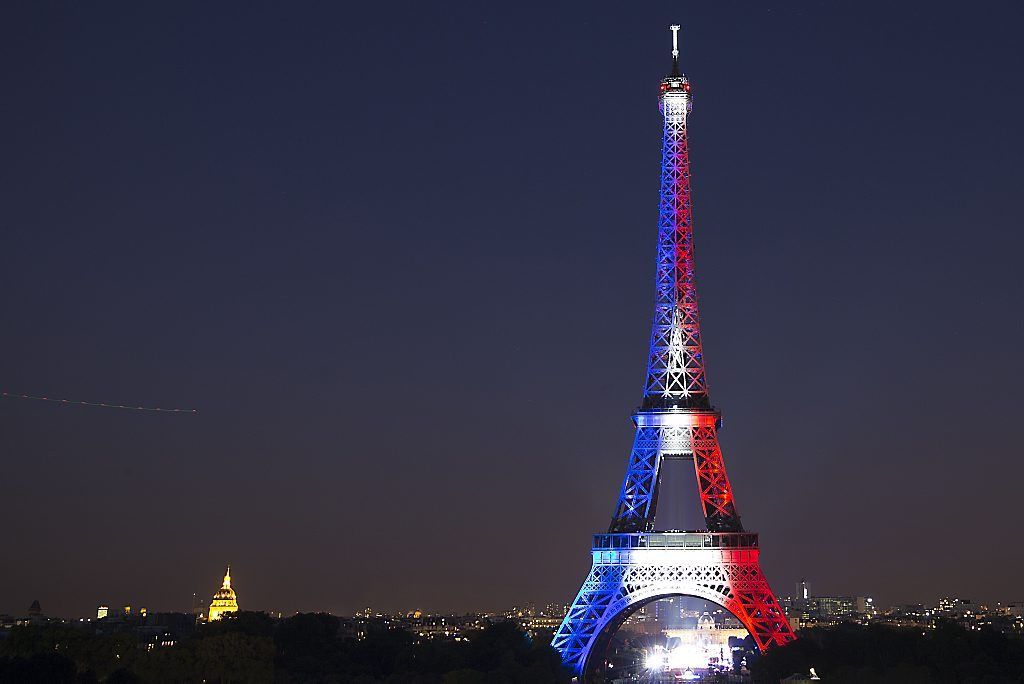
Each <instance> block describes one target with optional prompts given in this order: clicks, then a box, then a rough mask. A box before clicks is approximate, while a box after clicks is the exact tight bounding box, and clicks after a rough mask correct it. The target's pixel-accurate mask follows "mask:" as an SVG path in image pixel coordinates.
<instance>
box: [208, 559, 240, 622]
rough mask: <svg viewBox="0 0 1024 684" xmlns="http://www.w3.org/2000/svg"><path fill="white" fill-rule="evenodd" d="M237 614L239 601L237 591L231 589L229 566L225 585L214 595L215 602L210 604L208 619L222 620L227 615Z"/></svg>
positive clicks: (225, 574)
mask: <svg viewBox="0 0 1024 684" xmlns="http://www.w3.org/2000/svg"><path fill="white" fill-rule="evenodd" d="M237 612H238V599H237V597H236V596H235V590H234V589H232V588H231V566H230V565H229V566H228V569H227V572H226V573H224V583H223V584H222V585H221V587H220V589H218V590H217V593H216V594H214V595H213V602H212V603H210V613H209V615H208V616H207V619H208V620H220V619H221V618H222V617H224V614H225V613H237Z"/></svg>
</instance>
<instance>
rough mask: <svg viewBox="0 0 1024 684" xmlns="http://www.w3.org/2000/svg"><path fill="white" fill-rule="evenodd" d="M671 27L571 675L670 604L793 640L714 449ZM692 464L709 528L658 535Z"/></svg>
mask: <svg viewBox="0 0 1024 684" xmlns="http://www.w3.org/2000/svg"><path fill="white" fill-rule="evenodd" d="M678 30H679V27H678V26H673V27H672V73H671V74H670V75H669V76H668V77H667V78H665V79H663V80H662V82H661V92H660V95H659V105H660V109H661V113H662V116H663V118H664V137H663V140H662V157H661V209H660V214H659V223H658V264H657V276H656V292H657V294H656V301H655V306H654V324H653V330H652V332H651V351H650V357H649V359H648V362H647V378H646V381H645V383H644V398H643V403H642V404H641V406H640V408H639V409H637V410H636V412H635V413H634V414H633V423H634V424H635V425H636V438H635V440H634V442H633V450H632V452H631V453H630V456H629V466H628V467H627V469H626V477H625V481H624V482H623V484H622V491H621V493H620V494H619V502H618V505H617V506H616V508H615V514H614V516H613V517H612V523H611V526H610V527H609V529H608V533H607V534H598V535H595V536H594V548H593V563H594V564H593V567H592V568H591V570H590V574H589V575H588V576H587V579H586V580H584V582H583V587H582V588H581V589H580V592H579V594H578V595H577V596H576V600H575V601H573V604H572V607H571V608H570V609H569V612H568V614H567V615H566V616H565V620H564V621H563V622H562V625H561V626H560V627H559V628H558V631H557V632H555V638H554V640H553V641H552V645H553V646H554V647H555V648H556V649H557V650H558V651H559V652H560V653H561V654H562V660H563V661H564V662H565V664H566V665H568V666H569V667H570V668H572V670H573V671H574V672H575V673H576V674H580V675H585V674H587V673H588V672H589V671H591V670H592V669H594V668H596V667H598V666H600V665H601V661H602V655H603V652H604V650H605V648H606V646H607V644H608V640H609V639H610V638H611V635H612V634H613V633H614V632H615V630H617V629H618V628H619V626H620V625H621V624H622V623H623V621H624V620H625V619H626V618H628V617H629V616H630V615H631V614H633V613H634V612H636V611H637V610H639V609H640V608H641V607H643V606H644V605H646V604H648V603H650V602H652V601H656V600H658V599H661V598H665V597H668V596H695V597H698V598H702V599H706V600H708V601H712V602H714V603H716V604H718V605H720V606H722V607H723V608H725V609H726V610H728V611H729V612H730V613H732V614H733V615H735V616H736V618H738V619H739V620H740V622H742V623H743V625H744V626H745V627H746V628H747V630H748V631H749V632H750V634H751V635H752V636H753V637H754V640H755V641H756V642H757V645H758V647H759V648H760V649H761V650H762V651H763V650H765V649H767V648H769V647H771V646H774V645H777V644H784V643H786V642H788V641H791V640H792V639H793V638H794V637H793V631H792V629H790V626H789V623H788V622H787V621H786V617H785V615H784V614H783V612H782V610H781V609H780V608H779V602H778V600H777V599H776V598H775V595H774V594H773V593H772V590H771V588H770V587H769V586H768V581H767V580H766V579H765V577H764V574H763V573H762V572H761V566H760V562H759V560H758V539H757V534H756V533H753V532H745V531H744V530H743V526H742V525H741V524H740V517H739V515H738V514H737V512H736V503H735V501H734V499H733V493H732V488H731V487H730V486H729V478H728V476H727V475H726V472H725V463H724V462H723V460H722V451H721V449H720V448H719V446H718V429H719V427H720V426H721V414H720V413H719V412H718V411H717V410H716V409H715V408H713V407H712V405H711V400H710V397H709V396H708V385H707V380H706V378H705V375H704V355H703V351H702V349H701V333H700V318H699V315H698V312H697V289H696V283H695V278H694V257H693V225H692V223H691V220H690V218H691V212H690V162H689V158H688V153H687V142H686V117H687V115H688V114H689V113H690V110H691V108H692V99H691V94H690V82H689V80H687V78H686V76H684V75H683V74H682V73H680V71H679V49H678V42H677V39H678ZM666 459H687V460H692V461H693V464H694V470H695V473H696V481H697V492H698V494H699V495H700V501H701V506H702V508H703V511H704V517H705V520H706V521H707V529H706V530H696V531H687V532H676V531H672V532H658V531H655V527H654V517H655V509H656V507H657V503H658V489H659V484H660V480H661V466H662V464H663V463H664V462H665V460H666Z"/></svg>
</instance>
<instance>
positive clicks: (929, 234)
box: [0, 1, 1024, 615]
mask: <svg viewBox="0 0 1024 684" xmlns="http://www.w3.org/2000/svg"><path fill="white" fill-rule="evenodd" d="M1022 21H1024V9H1022V6H1021V5H1020V3H1017V2H1010V1H1005V2H981V3H885V2H840V3H833V2H827V3H826V2H814V3H811V2H808V3H781V4H779V3H774V4H771V5H770V6H765V5H764V3H755V2H749V3H740V2H732V3H710V2H706V3H678V2H677V3H640V4H637V3H633V4H630V3H612V2H586V3H583V2H566V3H500V4H499V3H465V4H463V5H461V6H459V5H450V4H449V5H430V4H424V3H362V4H359V5H358V6H357V5H346V4H344V3H301V4H299V3H236V4H229V3H217V4H216V5H211V4H210V3H171V4H165V5H164V6H155V5H152V4H150V5H148V6H142V5H139V4H138V3H106V4H104V5H102V6H97V5H95V4H82V3H61V4H51V3H43V2H40V3H21V4H20V5H14V4H8V5H6V6H5V7H4V8H3V9H2V10H0V65H2V66H0V85H2V102H3V104H2V106H0V136H2V137H0V149H2V150H3V154H2V157H0V231H2V243H0V244H2V249H0V292H2V305H3V306H2V311H3V316H4V318H3V322H4V325H3V330H4V333H3V335H2V336H0V352H2V353H0V380H2V381H0V385H2V387H0V390H3V391H8V392H19V393H22V392H23V393H31V394H44V395H49V396H60V397H70V398H76V399H87V400H108V401H114V402H117V403H130V404H146V405H156V406H182V407H189V408H197V409H199V411H200V412H199V413H198V414H197V415H182V414H154V413H141V412H130V411H122V410H115V409H99V408H90V407H84V406H62V405H57V404H47V403H42V402H28V401H18V400H10V399H0V454H2V458H3V478H2V480H0V482H2V489H0V500H2V502H3V509H4V512H5V515H4V525H3V543H2V547H0V548H2V554H3V562H0V612H9V613H21V612H23V611H24V610H25V608H27V606H28V604H29V603H30V602H31V601H32V600H33V599H37V598H38V599H39V600H40V601H41V602H42V604H43V608H44V610H46V611H47V612H50V613H53V614H60V615H73V614H86V613H88V612H90V611H93V610H94V609H95V606H96V605H97V604H100V603H104V604H110V605H117V604H120V603H122V602H130V603H133V604H135V605H146V606H148V607H150V608H151V610H157V609H164V610H170V609H187V608H189V607H190V596H191V593H192V592H193V591H199V592H200V593H201V594H202V595H204V597H205V596H206V595H209V594H211V593H212V592H213V590H214V589H215V588H216V587H217V586H218V583H219V580H220V575H221V573H222V571H223V565H224V563H225V562H227V561H229V560H230V561H231V562H232V564H233V568H234V571H233V574H234V575H235V580H236V586H237V587H238V590H239V595H240V598H241V602H242V607H243V608H260V609H272V610H281V611H285V612H287V611H292V610H331V611H335V612H350V611H353V610H355V609H357V608H360V607H363V606H366V605H371V606H374V607H377V608H381V609H389V610H390V609H411V608H414V607H419V608H422V609H425V610H432V611H439V610H474V609H497V608H504V607H507V606H510V605H512V604H514V603H524V602H527V601H534V602H538V603H544V602H547V601H561V602H568V601H569V600H571V598H572V596H573V595H574V593H575V591H576V590H577V588H578V585H579V582H580V581H581V580H582V579H583V576H584V573H585V572H586V570H587V568H588V567H589V555H588V550H589V544H590V535H591V534H593V533H594V532H599V531H602V530H604V529H605V528H606V527H607V524H608V522H609V519H610V516H611V513H612V509H613V506H614V503H615V496H616V494H617V492H618V488H619V486H620V484H621V478H622V475H623V471H624V468H625V464H626V457H627V452H628V449H629V446H630V443H631V440H632V431H631V425H630V422H629V419H628V417H629V413H630V411H631V410H632V409H633V408H634V407H635V406H636V404H637V403H638V401H639V399H640V394H641V389H642V381H643V371H644V363H645V352H646V344H647V339H648V325H649V320H650V314H651V303H652V298H653V282H652V281H653V266H654V245H655V236H656V222H657V191H658V159H659V144H660V119H659V115H658V110H657V101H656V93H657V84H658V81H659V80H660V78H661V77H662V76H663V75H664V74H665V72H666V70H667V68H668V66H669V55H668V52H669V34H668V32H667V30H666V26H667V25H668V24H669V23H674V22H677V23H681V24H682V25H683V33H682V63H683V67H684V70H685V71H686V73H687V74H688V75H689V76H690V78H691V79H692V81H693V82H694V88H695V93H696V94H695V105H694V111H693V115H692V117H691V128H690V130H691V161H692V164H693V179H694V192H695V207H696V210H695V223H696V232H697V238H696V240H697V246H698V250H699V252H698V272H699V279H700V285H699V288H700V293H701V304H702V314H703V321H704V336H705V352H706V358H707V361H708V375H709V380H710V384H711V389H712V396H713V399H714V401H715V403H716V404H717V405H718V406H719V407H720V408H721V409H722V410H723V412H724V418H725V424H724V430H723V432H722V442H723V448H724V450H725V458H726V463H727V465H728V467H729V472H730V475H731V477H732V480H733V485H734V489H735V492H736V495H737V502H738V506H739V509H740V513H741V514H742V515H743V520H744V523H745V525H746V526H747V527H748V528H750V529H753V530H756V531H759V532H760V533H761V535H762V545H763V549H764V550H763V563H764V566H765V570H766V572H767V573H768V576H769V578H770V579H771V581H772V582H773V584H774V585H775V587H776V588H777V589H778V591H779V593H781V594H787V593H789V591H790V590H791V588H792V584H793V582H795V581H796V580H797V579H798V578H800V577H807V578H808V579H809V580H810V581H811V582H812V585H813V588H814V589H815V590H816V591H819V592H823V593H846V594H867V595H874V596H876V597H877V600H879V601H881V602H883V603H886V602H895V601H901V602H902V601H914V600H926V601H927V600H934V599H937V598H938V597H939V596H940V595H942V594H946V593H949V594H960V595H970V596H974V597H975V598H978V599H992V600H995V599H1003V600H1007V599H1020V598H1021V589H1020V584H1019V577H1020V568H1021V566H1022V564H1024V547H1022V546H1021V544H1020V543H1019V541H1018V537H1019V529H1018V525H1019V522H1020V518H1021V516H1020V491H1021V482H1022V480H1024V465H1022V463H1021V458H1020V457H1021V455H1022V453H1021V452H1022V449H1021V446H1020V444H1021V440H1020V435H1019V427H1018V424H1019V422H1020V415H1021V412H1022V410H1024V400H1022V398H1021V395H1020V392H1019V387H1020V385H1021V381H1022V379H1024V364H1022V361H1021V356H1020V354H1021V348H1022V343H1024V319H1022V315H1021V303H1022V295H1024V286H1022V284H1021V275H1020V273H1021V269H1020V266H1019V260H1020V254H1021V250H1022V247H1024V236H1022V233H1021V219H1020V215H1021V209H1020V205H1021V202H1020V199H1021V187H1022V182H1024V173H1022V171H1021V159H1022V157H1024V133H1022V127H1021V124H1020V116H1021V111H1024V95H1022V89H1021V87H1020V74H1021V70H1022V67H1024V57H1022V49H1021V40H1020V26H1021V25H1022ZM681 496H687V497H691V499H690V500H691V501H692V497H694V493H693V491H692V488H691V487H687V488H686V489H685V490H684V491H683V492H682V494H681Z"/></svg>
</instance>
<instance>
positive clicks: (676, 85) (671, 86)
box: [660, 76, 692, 93]
mask: <svg viewBox="0 0 1024 684" xmlns="http://www.w3.org/2000/svg"><path fill="white" fill-rule="evenodd" d="M691 89H692V87H691V86H690V82H689V81H687V80H686V77H685V76H679V77H670V78H666V79H665V80H664V81H662V82H661V86H660V90H661V92H663V93H667V92H668V91H670V90H681V91H683V92H684V93H689V92H690V90H691Z"/></svg>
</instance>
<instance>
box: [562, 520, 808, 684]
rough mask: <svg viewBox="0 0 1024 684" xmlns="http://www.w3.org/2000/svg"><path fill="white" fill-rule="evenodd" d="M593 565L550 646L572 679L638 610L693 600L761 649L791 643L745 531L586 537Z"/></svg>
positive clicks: (753, 538)
mask: <svg viewBox="0 0 1024 684" xmlns="http://www.w3.org/2000/svg"><path fill="white" fill-rule="evenodd" d="M593 556H594V565H593V567H592V568H591V570H590V574H589V575H588V576H587V579H586V580H585V581H584V582H583V587H582V588H581V589H580V592H579V594H578V595H577V596H576V600H575V601H573V604H572V607H571V608H569V612H568V613H567V614H566V616H565V619H564V620H563V621H562V624H561V626H560V627H559V628H558V631H556V632H555V638H554V639H553V640H552V642H551V645H552V646H554V647H555V649H557V650H558V651H559V652H560V653H561V654H562V661H563V662H564V663H565V664H566V665H567V666H568V667H569V668H571V669H572V671H573V672H575V673H576V674H578V675H584V674H586V672H587V671H588V670H590V669H592V668H594V667H595V666H597V665H599V664H600V663H599V662H597V659H599V658H600V657H601V655H602V654H603V652H604V649H605V647H606V646H607V645H608V641H609V640H610V639H611V636H612V634H614V633H615V631H616V630H617V629H618V628H619V626H620V625H621V624H622V623H623V622H624V621H625V620H626V618H628V617H629V616H630V615H632V614H633V613H634V612H636V611H637V610H639V609H640V608H641V607H643V606H644V605H646V604H648V603H651V602H652V601H656V600H658V599H661V598H666V597H670V596H695V597H697V598H702V599H705V600H707V601H711V602H712V603H716V604H718V605H720V606H721V607H722V608H725V609H726V610H728V611H729V612H730V613H732V614H733V615H734V616H735V617H736V619H738V620H739V621H740V622H741V623H743V626H744V627H746V628H747V631H748V632H750V634H751V636H753V637H754V641H755V642H756V643H757V646H758V648H760V649H761V650H762V651H765V650H767V649H768V648H770V647H772V646H775V645H781V644H785V643H787V642H789V641H792V640H793V639H794V636H793V630H792V629H791V628H790V626H789V622H787V620H786V616H785V614H783V612H782V609H781V608H780V607H779V602H778V600H777V599H776V598H775V594H773V593H772V590H771V588H770V587H769V586H768V580H767V579H765V577H764V574H763V573H762V572H761V565H760V560H759V550H758V547H757V534H754V533H751V532H727V533H723V532H646V533H644V532H640V533H629V534H598V535H595V536H594V549H593Z"/></svg>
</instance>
